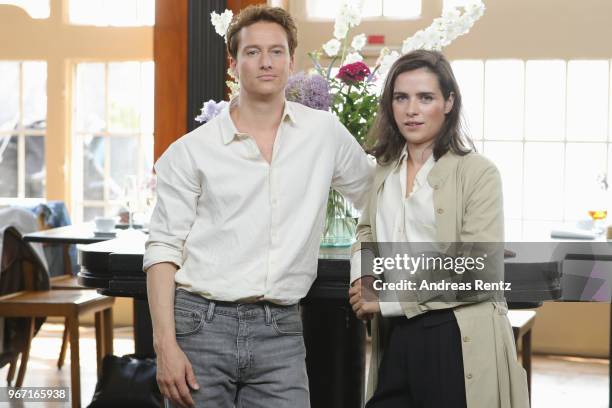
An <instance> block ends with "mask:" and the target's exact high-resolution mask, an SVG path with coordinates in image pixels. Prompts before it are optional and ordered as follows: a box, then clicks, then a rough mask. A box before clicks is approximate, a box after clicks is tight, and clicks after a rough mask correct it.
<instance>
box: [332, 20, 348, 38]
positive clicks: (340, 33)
mask: <svg viewBox="0 0 612 408" xmlns="http://www.w3.org/2000/svg"><path fill="white" fill-rule="evenodd" d="M348 30H349V24H348V21H347V19H346V18H345V17H344V16H342V15H340V16H338V18H336V22H335V23H334V37H335V38H336V39H338V40H344V38H345V37H346V35H347V34H348Z"/></svg>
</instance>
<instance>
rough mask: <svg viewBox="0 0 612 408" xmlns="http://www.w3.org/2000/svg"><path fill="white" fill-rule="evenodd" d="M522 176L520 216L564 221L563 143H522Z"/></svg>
mask: <svg viewBox="0 0 612 408" xmlns="http://www.w3.org/2000/svg"><path fill="white" fill-rule="evenodd" d="M525 176H526V177H525V189H524V191H523V194H525V210H524V215H523V217H524V218H526V219H531V220H552V221H560V220H561V219H562V218H563V143H536V142H532V143H525ZM525 236H530V235H527V234H526V235H525Z"/></svg>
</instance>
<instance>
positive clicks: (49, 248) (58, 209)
mask: <svg viewBox="0 0 612 408" xmlns="http://www.w3.org/2000/svg"><path fill="white" fill-rule="evenodd" d="M23 208H26V209H28V210H29V211H31V212H32V213H33V214H34V215H35V216H37V217H38V216H39V215H41V214H42V216H43V219H44V221H45V224H46V225H47V226H48V227H49V228H57V227H64V226H66V225H70V224H71V221H70V215H69V214H68V209H67V208H66V204H64V202H63V201H47V202H46V203H42V204H38V205H35V206H30V207H23ZM44 249H45V257H46V258H47V263H48V264H49V276H59V275H63V274H64V271H65V269H64V245H62V244H45V245H44ZM68 254H69V256H70V264H71V270H72V274H73V275H76V274H77V272H78V271H79V266H78V264H77V252H76V245H70V247H69V248H68Z"/></svg>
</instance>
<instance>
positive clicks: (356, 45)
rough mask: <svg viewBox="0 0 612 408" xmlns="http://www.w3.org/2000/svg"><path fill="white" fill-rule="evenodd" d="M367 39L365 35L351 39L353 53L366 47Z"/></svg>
mask: <svg viewBox="0 0 612 408" xmlns="http://www.w3.org/2000/svg"><path fill="white" fill-rule="evenodd" d="M367 40H368V39H367V37H366V35H365V34H359V35H356V36H354V37H353V42H351V47H352V48H353V49H354V50H355V51H361V49H362V48H363V47H364V46H365V45H366V42H367Z"/></svg>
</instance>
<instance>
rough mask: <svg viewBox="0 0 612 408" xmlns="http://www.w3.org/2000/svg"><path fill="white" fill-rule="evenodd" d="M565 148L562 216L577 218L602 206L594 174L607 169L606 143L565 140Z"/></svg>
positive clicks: (583, 216)
mask: <svg viewBox="0 0 612 408" xmlns="http://www.w3.org/2000/svg"><path fill="white" fill-rule="evenodd" d="M566 149H567V151H566V156H565V157H566V165H565V180H566V181H565V218H566V219H569V220H579V219H583V218H587V217H588V211H589V210H595V209H597V208H595V207H600V208H601V207H602V206H603V205H604V204H603V203H602V202H601V201H602V200H601V194H600V193H601V190H600V189H599V185H598V184H597V176H598V175H600V174H602V173H604V172H605V171H606V145H605V144H604V143H568V144H567V148H566Z"/></svg>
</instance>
